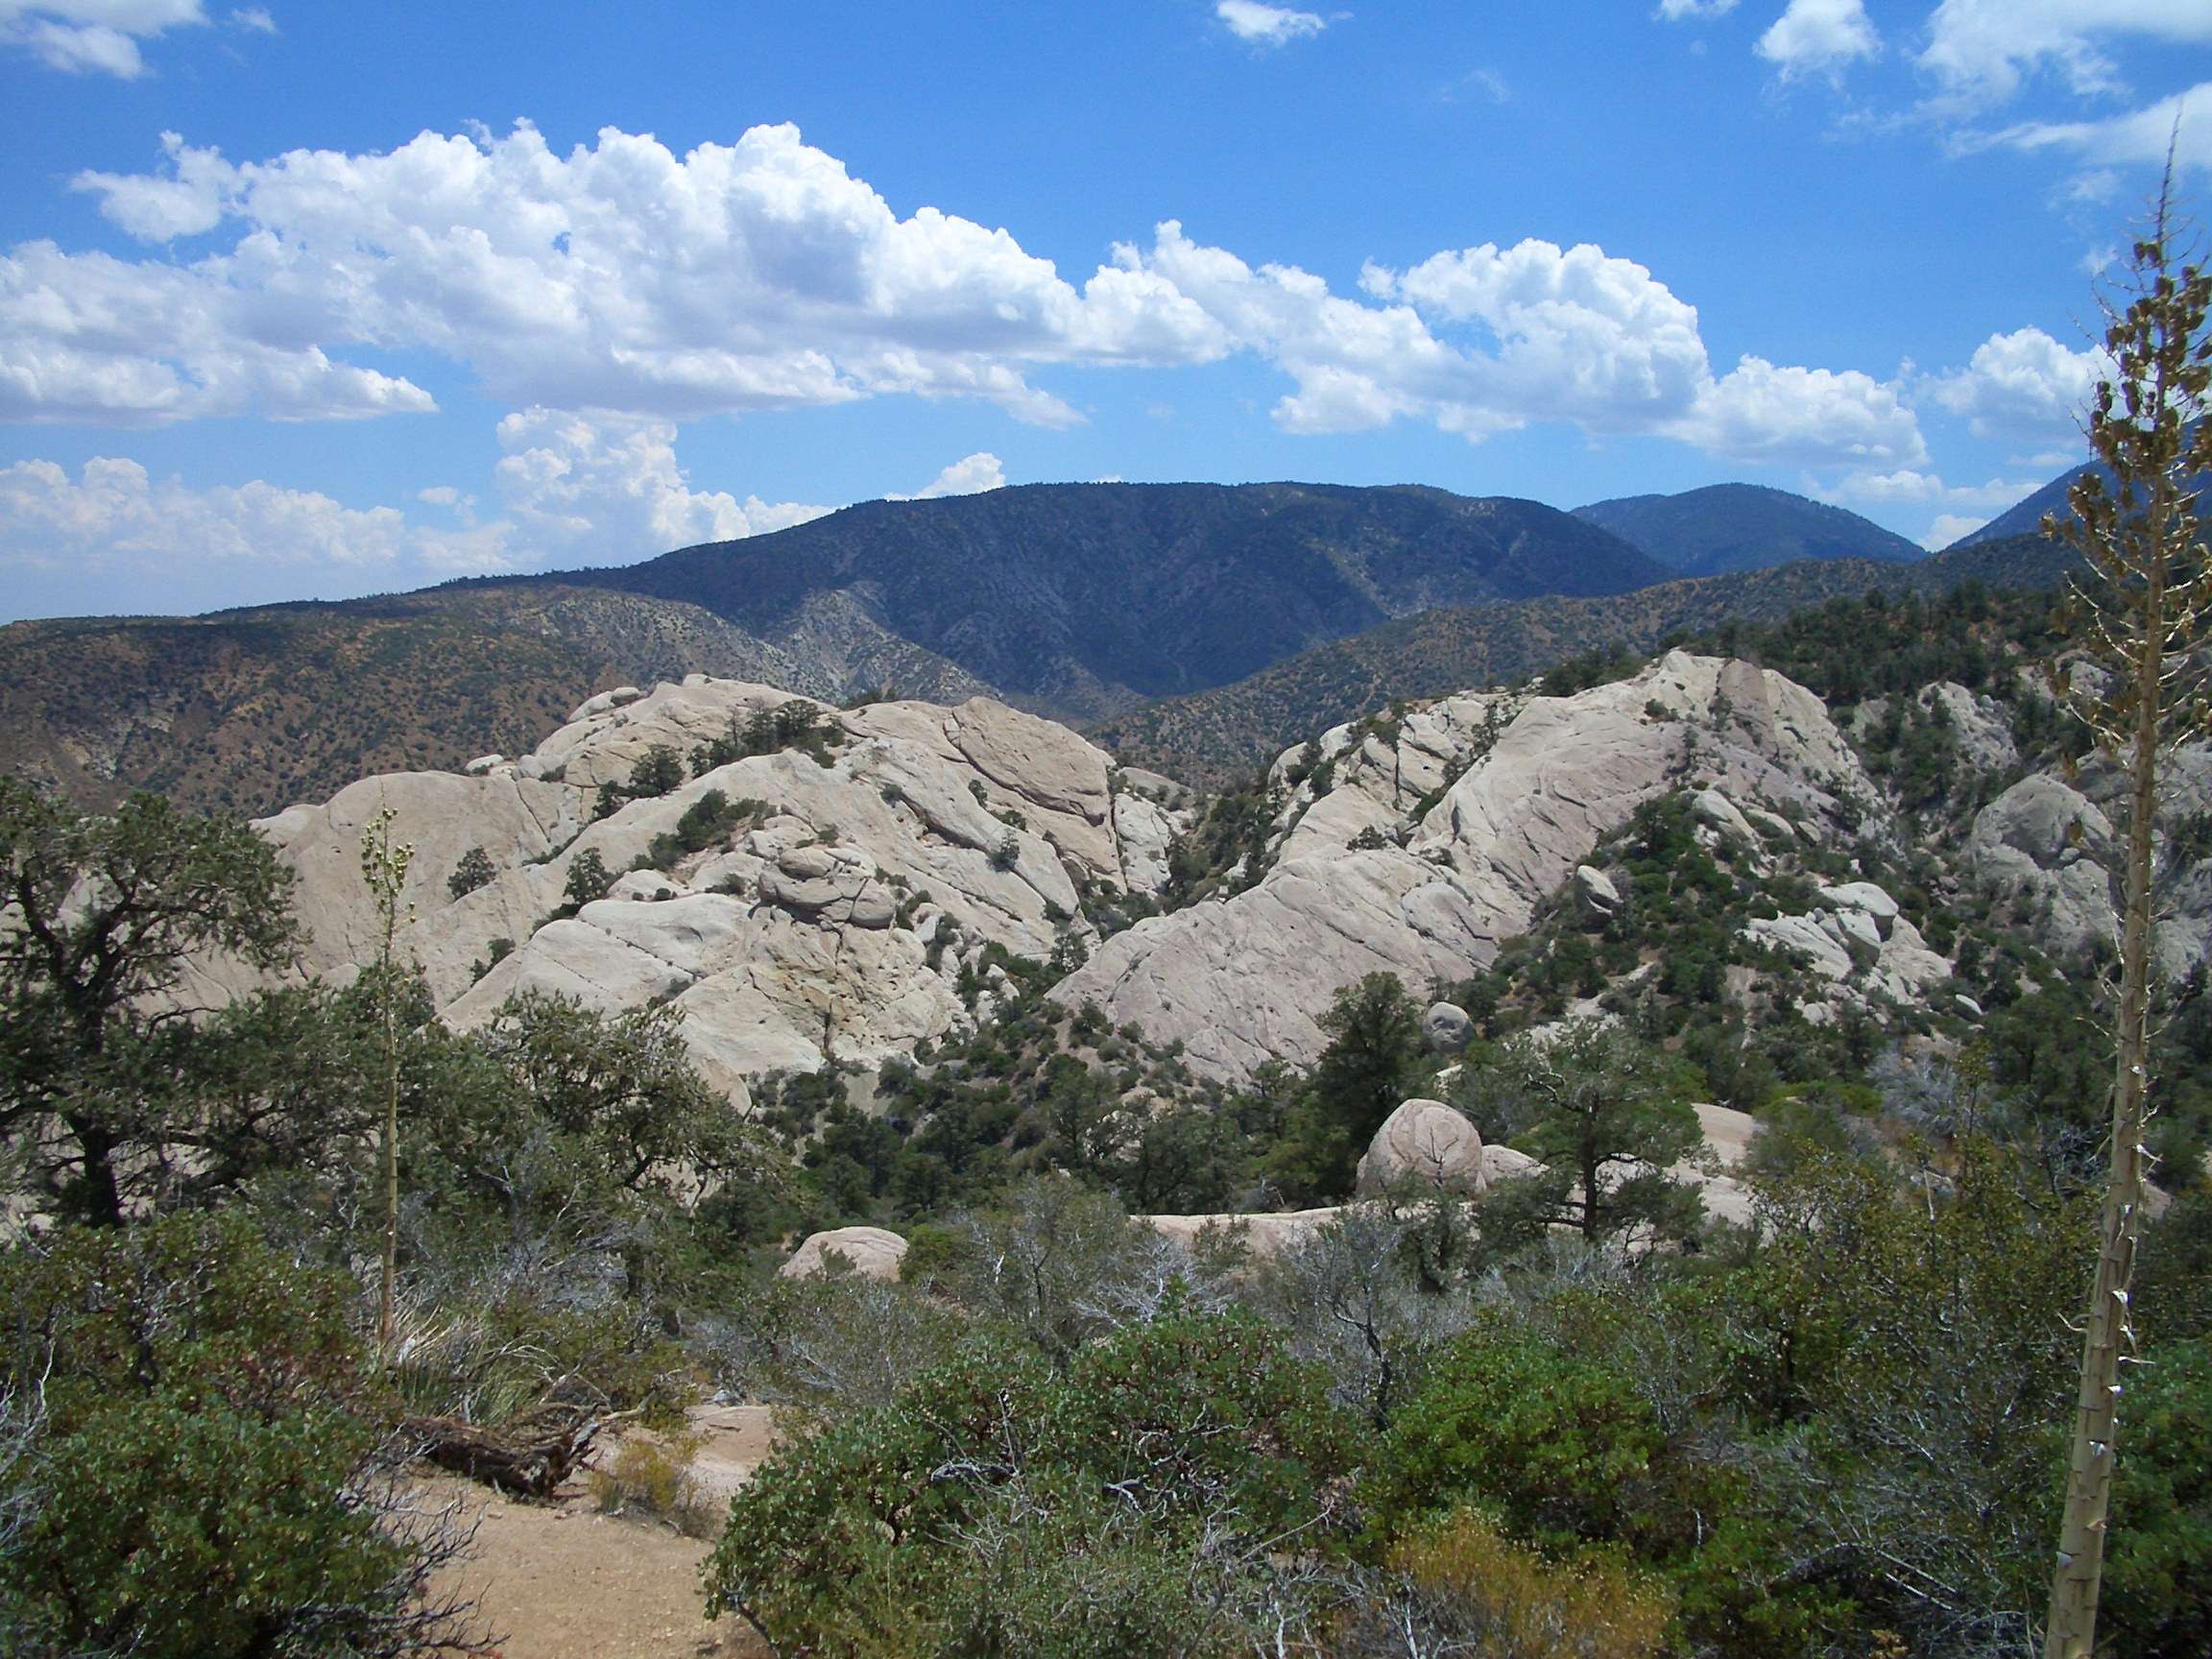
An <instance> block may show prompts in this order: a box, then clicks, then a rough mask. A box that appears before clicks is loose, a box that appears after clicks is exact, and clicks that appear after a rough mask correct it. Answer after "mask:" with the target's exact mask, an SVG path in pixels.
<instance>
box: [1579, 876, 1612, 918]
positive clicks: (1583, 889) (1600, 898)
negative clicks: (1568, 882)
mask: <svg viewBox="0 0 2212 1659" xmlns="http://www.w3.org/2000/svg"><path fill="white" fill-rule="evenodd" d="M1575 898H1576V899H1578V900H1580V901H1581V902H1582V908H1583V909H1585V910H1587V911H1588V912H1590V914H1591V915H1593V916H1599V917H1605V916H1614V915H1618V914H1619V913H1620V910H1621V889H1620V888H1618V887H1616V886H1614V885H1613V878H1611V877H1610V876H1608V875H1606V874H1605V872H1604V871H1602V870H1599V869H1598V868H1596V867H1595V866H1593V865H1589V864H1577V865H1575Z"/></svg>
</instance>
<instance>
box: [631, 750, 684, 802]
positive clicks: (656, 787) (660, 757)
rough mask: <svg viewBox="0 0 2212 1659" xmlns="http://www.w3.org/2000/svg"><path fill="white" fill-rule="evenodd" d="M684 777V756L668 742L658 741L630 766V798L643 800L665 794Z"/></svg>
mask: <svg viewBox="0 0 2212 1659" xmlns="http://www.w3.org/2000/svg"><path fill="white" fill-rule="evenodd" d="M684 777H685V773H684V757H683V756H681V755H679V754H677V753H676V751H675V750H674V749H673V748H672V747H670V746H669V745H668V744H666V743H656V744H654V745H653V746H652V747H651V748H649V749H647V750H646V751H645V753H644V754H642V755H640V756H638V757H637V762H636V764H634V765H633V766H632V767H631V768H630V788H629V794H630V798H631V799H632V800H634V801H641V800H644V799H645V798H646V797H648V796H652V795H665V794H667V793H668V791H669V790H671V789H673V788H675V787H676V786H677V785H678V784H679V783H681V782H683V781H684Z"/></svg>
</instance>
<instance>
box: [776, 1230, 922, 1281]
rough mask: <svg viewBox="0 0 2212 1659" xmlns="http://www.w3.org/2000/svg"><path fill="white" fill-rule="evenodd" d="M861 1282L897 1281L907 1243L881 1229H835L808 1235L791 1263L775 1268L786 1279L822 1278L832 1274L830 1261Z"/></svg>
mask: <svg viewBox="0 0 2212 1659" xmlns="http://www.w3.org/2000/svg"><path fill="white" fill-rule="evenodd" d="M832 1257H840V1258H842V1259H843V1262H844V1265H845V1266H846V1267H848V1268H850V1269H851V1271H852V1272H854V1274H856V1275H857V1276H858V1277H860V1278H862V1279H885V1280H889V1279H896V1278H898V1277H899V1267H900V1263H902V1262H904V1261H905V1260H906V1240H905V1239H903V1238H900V1237H899V1235H898V1234H896V1233H893V1232H889V1231H887V1230H886V1229H884V1228H881V1227H832V1228H831V1229H829V1232H827V1233H809V1234H808V1235H807V1236H806V1238H805V1240H804V1241H803V1242H802V1243H801V1244H800V1246H799V1248H798V1249H796V1250H794V1251H793V1252H792V1253H791V1260H790V1261H788V1262H784V1263H783V1265H782V1266H781V1267H779V1268H777V1269H776V1271H777V1273H778V1274H779V1275H780V1276H781V1277H782V1278H785V1279H820V1278H824V1277H827V1276H828V1275H829V1273H830V1272H831V1271H832V1262H831V1261H830V1258H832Z"/></svg>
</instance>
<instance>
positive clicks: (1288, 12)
mask: <svg viewBox="0 0 2212 1659" xmlns="http://www.w3.org/2000/svg"><path fill="white" fill-rule="evenodd" d="M1214 16H1216V17H1218V18H1220V19H1221V21H1222V22H1223V23H1224V24H1225V25H1227V27H1228V30H1229V33H1230V34H1232V35H1234V36H1237V38H1238V39H1239V40H1249V41H1250V42H1252V44H1253V45H1255V46H1282V45H1285V44H1287V43H1288V42H1289V41H1292V40H1301V39H1304V38H1305V37H1306V36H1310V35H1318V34H1320V33H1321V31H1322V30H1324V29H1326V28H1328V27H1329V20H1328V19H1327V18H1325V17H1323V16H1322V15H1321V14H1320V13H1319V12H1298V11H1294V10H1292V9H1291V8H1290V7H1287V6H1266V5H1262V4H1261V0H1220V4H1218V5H1217V6H1215V7H1214Z"/></svg>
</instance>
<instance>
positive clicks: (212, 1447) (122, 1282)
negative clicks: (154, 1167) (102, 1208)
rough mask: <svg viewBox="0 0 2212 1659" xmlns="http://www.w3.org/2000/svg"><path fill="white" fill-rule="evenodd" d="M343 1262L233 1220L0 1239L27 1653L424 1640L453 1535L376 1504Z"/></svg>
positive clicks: (376, 1409)
mask: <svg viewBox="0 0 2212 1659" xmlns="http://www.w3.org/2000/svg"><path fill="white" fill-rule="evenodd" d="M352 1294H353V1287H352V1286H351V1284H350V1283H349V1281H347V1280H346V1279H344V1278H343V1277H340V1276H337V1275H331V1274H323V1273H316V1272H311V1271H307V1270H303V1269H301V1268H298V1267H295V1266H293V1265H291V1264H290V1263H288V1262H285V1261H284V1260H283V1259H282V1258H280V1257H278V1256H276V1254H275V1253H274V1252H272V1251H271V1250H270V1249H269V1248H268V1247H267V1246H266V1245H264V1244H263V1243H262V1242H261V1240H260V1238H258V1237H257V1236H256V1235H255V1234H254V1233H253V1231H252V1228H251V1227H249V1226H248V1225H246V1224H245V1223H244V1222H243V1221H241V1220H239V1219H237V1218H235V1217H225V1218H214V1219H210V1218H204V1217H198V1216H190V1217H187V1216H179V1217H173V1218H171V1219H168V1220H164V1221H160V1222H156V1223H152V1224H149V1225H146V1226H143V1227H138V1228H134V1229H132V1230H129V1231H123V1230H104V1231H99V1232H76V1231H72V1230H63V1231H61V1232H60V1233H58V1234H54V1235H50V1236H49V1237H48V1239H47V1240H46V1241H44V1242H43V1243H42V1244H41V1246H40V1247H39V1249H38V1250H37V1251H36V1252H35V1251H34V1250H33V1249H32V1248H31V1247H29V1246H23V1247H19V1248H17V1249H15V1250H13V1251H12V1252H10V1253H9V1254H8V1255H7V1256H6V1257H4V1258H0V1306H6V1307H8V1308H9V1309H11V1310H12V1324H13V1331H12V1346H11V1348H10V1349H9V1350H8V1351H7V1353H6V1365H7V1369H6V1373H5V1382H6V1384H7V1387H8V1388H9V1389H10V1390H11V1391H12V1392H14V1393H16V1394H17V1395H18V1397H26V1396H31V1395H40V1394H42V1396H43V1399H44V1403H45V1420H44V1423H43V1426H42V1429H41V1431H40V1438H39V1441H38V1444H37V1448H36V1450H37V1461H38V1463H39V1464H40V1465H41V1466H42V1476H43V1479H42V1482H41V1500H40V1502H39V1503H37V1504H36V1508H35V1509H34V1512H33V1514H32V1515H31V1518H30V1520H29V1522H28V1524H27V1527H26V1528H25V1531H24V1533H23V1534H22V1535H21V1536H20V1537H19V1538H18V1539H17V1541H16V1543H17V1547H16V1548H14V1549H12V1550H10V1551H6V1552H4V1553H0V1608H5V1607H10V1606H12V1608H13V1609H14V1610H15V1611H16V1615H17V1617H18V1618H19V1619H20V1620H21V1621H22V1623H24V1624H25V1625H26V1626H27V1627H28V1630H29V1631H30V1632H31V1641H30V1643H29V1644H28V1646H29V1648H30V1650H31V1651H34V1652H38V1651H53V1652H69V1653H88V1652H100V1653H105V1652H125V1651H128V1652H130V1653H132V1654H134V1655H144V1656H147V1659H169V1656H172V1655H174V1656H176V1659H187V1656H189V1659H206V1656H209V1655H224V1654H241V1655H244V1654H254V1655H261V1654H295V1653H298V1654H306V1653H330V1652H356V1651H367V1652H376V1653H416V1652H427V1651H431V1650H433V1647H434V1645H435V1644H436V1643H437V1642H438V1641H439V1640H440V1639H441V1638H442V1637H443V1636H455V1637H457V1638H459V1639H460V1640H463V1641H466V1638H465V1637H461V1636H460V1633H459V1632H458V1630H457V1628H456V1625H455V1623H454V1619H453V1617H452V1609H451V1608H449V1607H445V1606H442V1605H439V1604H437V1603H435V1602H433V1601H432V1600H431V1599H429V1597H428V1595H427V1592H426V1589H425V1585H426V1580H427V1577H428V1575H429V1574H430V1572H431V1571H432V1570H433V1569H434V1568H435V1567H436V1566H438V1565H440V1564H442V1563H443V1562H444V1561H445V1559H449V1558H450V1556H451V1554H452V1553H453V1548H452V1541H451V1540H442V1539H440V1538H438V1537H435V1536H431V1535H429V1534H426V1533H424V1532H422V1531H421V1530H419V1529H417V1528H416V1527H414V1526H412V1525H411V1524H409V1523H408V1522H406V1521H405V1520H404V1519H398V1518H395V1517H394V1515H393V1513H392V1508H391V1503H390V1500H391V1488H390V1485H389V1483H388V1482H389V1479H390V1477H391V1475H392V1474H393V1470H392V1468H391V1459H390V1458H389V1457H388V1456H387V1455H386V1449H387V1445H388V1441H387V1436H388V1432H389V1429H390V1421H391V1405H390V1402H389V1401H388V1400H387V1399H386V1398H385V1397H384V1396H383V1395H381V1394H380V1392H379V1391H378V1390H377V1389H376V1388H375V1387H374V1386H373V1385H372V1384H371V1383H369V1382H368V1381H367V1380H366V1377H365V1371H364V1364H363V1360H364V1356H363V1354H362V1353H361V1351H360V1349H359V1347H358V1345H357V1343H356V1341H355V1339H354V1338H353V1336H352V1335H351V1334H350V1333H349V1329H348V1326H347V1320H346V1310H347V1306H348V1302H349V1298H350V1297H351V1295H352Z"/></svg>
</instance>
